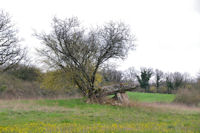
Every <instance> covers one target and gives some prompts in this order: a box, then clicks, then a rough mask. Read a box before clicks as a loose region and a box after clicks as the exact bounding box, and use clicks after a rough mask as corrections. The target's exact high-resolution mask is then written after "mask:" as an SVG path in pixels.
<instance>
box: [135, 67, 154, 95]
mask: <svg viewBox="0 0 200 133" xmlns="http://www.w3.org/2000/svg"><path fill="white" fill-rule="evenodd" d="M152 75H153V71H152V69H150V68H149V69H147V68H142V69H141V71H140V75H136V77H137V80H138V82H139V84H140V87H141V88H144V89H145V92H149V89H150V85H149V80H150V78H151V77H152Z"/></svg>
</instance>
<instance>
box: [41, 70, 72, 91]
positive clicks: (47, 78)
mask: <svg viewBox="0 0 200 133" xmlns="http://www.w3.org/2000/svg"><path fill="white" fill-rule="evenodd" d="M40 82H41V85H40V86H41V87H42V88H45V89H49V90H62V89H66V90H69V89H72V88H73V87H74V88H75V85H74V83H73V82H72V79H71V73H66V72H63V71H61V70H55V71H49V72H46V73H44V74H42V75H41V79H40Z"/></svg>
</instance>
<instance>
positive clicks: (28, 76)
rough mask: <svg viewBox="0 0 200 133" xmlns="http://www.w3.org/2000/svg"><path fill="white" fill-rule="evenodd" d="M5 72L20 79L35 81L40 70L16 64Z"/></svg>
mask: <svg viewBox="0 0 200 133" xmlns="http://www.w3.org/2000/svg"><path fill="white" fill-rule="evenodd" d="M7 73H8V74H11V75H13V76H15V77H17V78H19V79H22V80H27V81H36V80H37V79H38V76H39V75H40V70H39V69H38V68H36V67H33V66H25V65H18V66H16V67H15V68H13V69H11V70H9V71H8V72H7Z"/></svg>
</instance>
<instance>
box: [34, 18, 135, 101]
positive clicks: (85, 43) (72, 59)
mask: <svg viewBox="0 0 200 133" xmlns="http://www.w3.org/2000/svg"><path fill="white" fill-rule="evenodd" d="M52 29H53V30H52V32H51V33H49V34H46V33H41V34H36V36H37V37H38V38H39V39H40V40H41V41H42V43H43V44H44V46H45V48H44V49H42V50H39V51H40V53H41V54H42V55H43V56H44V57H46V58H47V61H46V62H47V63H48V64H49V65H50V66H52V67H54V68H62V69H63V70H64V71H70V72H71V73H72V78H73V81H74V83H75V84H76V85H77V86H78V87H79V89H80V90H81V91H82V93H83V94H84V95H85V96H87V97H88V98H89V99H91V100H93V99H97V95H96V93H98V91H99V89H97V88H96V87H95V84H94V83H95V78H96V73H97V72H98V70H99V68H100V67H101V66H102V64H103V63H105V62H106V61H108V60H109V59H111V58H116V59H118V58H120V59H124V58H126V56H127V52H128V51H129V50H130V49H132V48H133V47H134V43H133V41H134V38H133V36H132V35H131V34H130V30H129V27H128V26H127V25H125V24H124V23H115V22H110V23H107V24H105V25H104V26H102V27H98V28H97V29H93V30H86V29H84V28H82V26H81V25H80V23H79V21H78V19H77V18H76V17H73V18H68V19H64V20H61V19H57V18H54V19H53V24H52Z"/></svg>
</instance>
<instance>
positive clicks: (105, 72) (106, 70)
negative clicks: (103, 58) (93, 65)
mask: <svg viewBox="0 0 200 133" xmlns="http://www.w3.org/2000/svg"><path fill="white" fill-rule="evenodd" d="M101 75H102V76H103V80H104V82H107V83H109V82H110V83H120V82H121V81H122V72H121V71H118V70H116V68H115V66H114V65H110V64H109V65H108V64H107V65H105V66H103V67H102V69H101Z"/></svg>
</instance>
